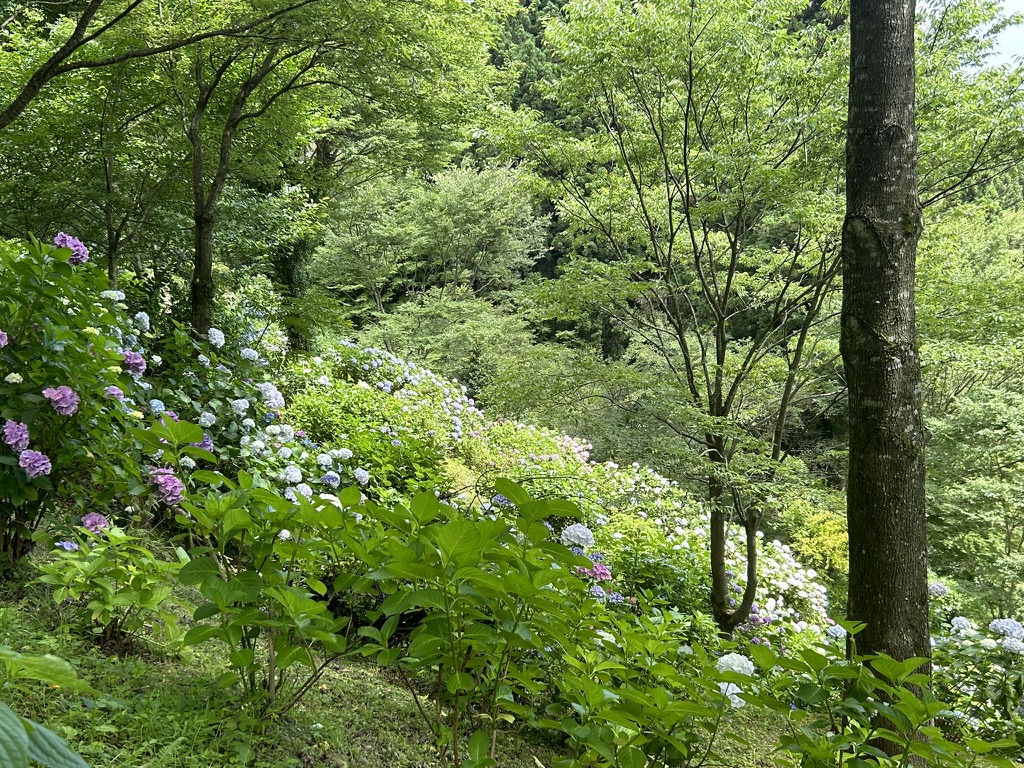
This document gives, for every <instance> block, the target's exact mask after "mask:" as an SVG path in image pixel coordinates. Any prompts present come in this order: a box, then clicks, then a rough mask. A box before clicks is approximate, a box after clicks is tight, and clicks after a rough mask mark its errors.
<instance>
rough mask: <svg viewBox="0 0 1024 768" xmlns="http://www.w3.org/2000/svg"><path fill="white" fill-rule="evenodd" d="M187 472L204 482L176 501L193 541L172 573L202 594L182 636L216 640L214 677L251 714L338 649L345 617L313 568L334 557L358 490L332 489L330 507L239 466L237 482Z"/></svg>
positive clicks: (270, 707)
mask: <svg viewBox="0 0 1024 768" xmlns="http://www.w3.org/2000/svg"><path fill="white" fill-rule="evenodd" d="M197 480H200V481H208V482H209V483H210V488H209V489H208V490H207V491H206V492H205V493H202V494H194V495H192V496H191V497H190V498H189V500H187V501H185V502H183V504H182V511H181V512H180V513H179V515H178V517H179V522H181V524H182V525H189V527H190V529H191V531H192V536H193V537H194V538H195V539H196V540H198V541H200V542H202V543H201V544H199V545H197V546H194V547H192V548H191V550H190V552H189V556H190V558H191V559H190V560H189V561H188V562H187V563H186V564H185V565H184V566H183V567H182V568H181V569H180V571H179V572H178V579H179V580H180V581H181V583H182V584H185V585H190V586H195V587H197V588H198V590H199V592H200V594H201V595H202V597H203V598H204V600H205V602H203V603H201V604H200V605H199V606H198V607H197V608H196V610H195V611H194V613H193V619H194V620H195V621H196V622H197V623H196V625H195V626H193V627H192V628H191V629H190V630H188V632H186V633H185V637H184V643H185V644H186V645H198V644H200V643H203V642H206V641H207V640H215V641H217V642H219V643H222V644H223V645H224V646H225V650H226V652H227V657H228V659H229V661H230V665H231V671H230V672H227V673H225V674H224V675H223V676H222V677H221V680H220V684H221V685H225V686H230V685H239V686H241V688H242V690H243V691H244V693H245V696H246V698H247V700H248V701H249V703H250V704H252V705H253V706H254V707H255V708H256V712H257V713H258V714H259V717H260V719H261V720H262V719H265V718H267V717H270V716H272V715H280V714H282V713H284V712H287V711H288V710H290V709H291V708H292V707H294V706H295V705H296V704H297V703H298V702H299V701H300V700H301V699H302V697H303V696H304V695H305V694H306V693H307V692H308V691H309V689H310V687H311V686H313V685H314V684H315V683H316V682H317V680H319V678H320V677H321V675H322V674H323V672H324V670H325V669H326V668H327V666H328V665H329V664H330V663H331V662H332V661H334V660H335V659H336V658H338V657H339V656H340V655H342V654H343V653H345V652H346V651H347V650H348V624H349V622H348V619H346V618H335V617H334V616H333V615H332V613H331V612H330V610H329V608H328V604H329V600H328V598H327V597H326V596H327V594H328V589H329V587H328V585H326V584H324V582H323V581H321V580H320V579H319V578H317V577H316V575H317V574H321V573H323V572H324V571H327V570H330V567H331V563H332V562H334V563H337V561H338V557H339V543H340V540H343V539H345V538H347V537H346V530H347V529H351V528H353V526H354V525H355V518H354V514H355V513H353V512H352V511H351V509H350V508H351V507H352V506H354V505H355V504H357V503H358V502H359V492H358V491H355V490H354V489H349V490H348V491H347V492H345V493H342V494H341V501H339V503H338V506H337V507H335V506H334V505H332V504H329V503H326V504H325V503H324V502H320V503H319V504H317V505H314V504H312V503H309V502H307V501H306V500H305V499H304V498H301V497H300V499H299V501H298V502H297V503H292V502H290V501H288V500H287V499H285V498H283V497H282V496H281V495H279V494H278V493H277V492H276V490H274V489H273V488H272V487H260V486H259V485H257V484H256V482H255V481H254V479H253V478H252V477H251V476H249V475H247V474H245V473H241V474H239V476H238V480H237V482H233V481H230V480H228V479H227V478H225V477H223V476H222V475H218V474H216V473H206V474H201V475H198V476H197ZM221 485H223V486H225V490H224V491H219V490H216V489H217V488H218V487H219V486H221ZM286 526H287V527H286ZM352 535H355V534H352ZM353 541H354V539H353ZM331 589H332V591H333V590H334V589H335V587H331Z"/></svg>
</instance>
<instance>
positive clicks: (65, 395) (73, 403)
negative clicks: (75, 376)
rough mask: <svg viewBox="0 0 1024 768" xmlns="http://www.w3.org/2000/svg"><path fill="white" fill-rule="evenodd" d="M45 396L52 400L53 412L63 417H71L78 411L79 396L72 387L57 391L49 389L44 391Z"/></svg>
mask: <svg viewBox="0 0 1024 768" xmlns="http://www.w3.org/2000/svg"><path fill="white" fill-rule="evenodd" d="M43 396H44V397H48V398H49V399H50V404H51V405H53V410H55V411H56V412H57V413H59V414H60V415H61V416H70V415H71V414H73V413H74V412H75V411H77V410H78V402H79V398H78V395H77V394H75V391H74V390H73V389H71V387H67V386H63V385H62V386H59V387H57V388H56V389H54V388H53V387H48V388H46V389H44V390H43Z"/></svg>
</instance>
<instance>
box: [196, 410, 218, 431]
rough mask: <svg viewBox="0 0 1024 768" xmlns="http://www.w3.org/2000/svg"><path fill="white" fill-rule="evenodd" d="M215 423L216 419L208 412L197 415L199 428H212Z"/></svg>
mask: <svg viewBox="0 0 1024 768" xmlns="http://www.w3.org/2000/svg"><path fill="white" fill-rule="evenodd" d="M216 423H217V417H216V416H214V415H213V414H212V413H210V412H209V411H204V412H203V413H201V414H199V426H200V427H212V426H213V425H214V424H216Z"/></svg>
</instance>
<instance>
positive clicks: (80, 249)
mask: <svg viewBox="0 0 1024 768" xmlns="http://www.w3.org/2000/svg"><path fill="white" fill-rule="evenodd" d="M53 244H54V245H56V246H57V247H58V248H70V249H71V256H70V258H68V264H75V265H78V264H85V262H87V261H88V260H89V249H88V248H86V247H85V244H84V243H82V241H81V240H79V239H78V238H77V237H72V236H71V235H67V234H65V233H63V232H58V233H57V236H56V237H55V238H53Z"/></svg>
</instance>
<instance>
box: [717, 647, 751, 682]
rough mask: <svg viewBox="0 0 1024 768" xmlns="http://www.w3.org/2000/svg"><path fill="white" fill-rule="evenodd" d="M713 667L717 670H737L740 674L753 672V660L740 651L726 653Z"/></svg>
mask: <svg viewBox="0 0 1024 768" xmlns="http://www.w3.org/2000/svg"><path fill="white" fill-rule="evenodd" d="M715 668H716V669H717V670H718V671H719V672H739V673H740V674H741V675H747V676H748V677H749V676H750V675H753V674H754V662H752V661H751V660H750V659H748V658H747V657H746V656H744V655H743V654H741V653H727V654H725V656H723V657H722V658H720V659H719V660H718V664H716V665H715Z"/></svg>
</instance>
